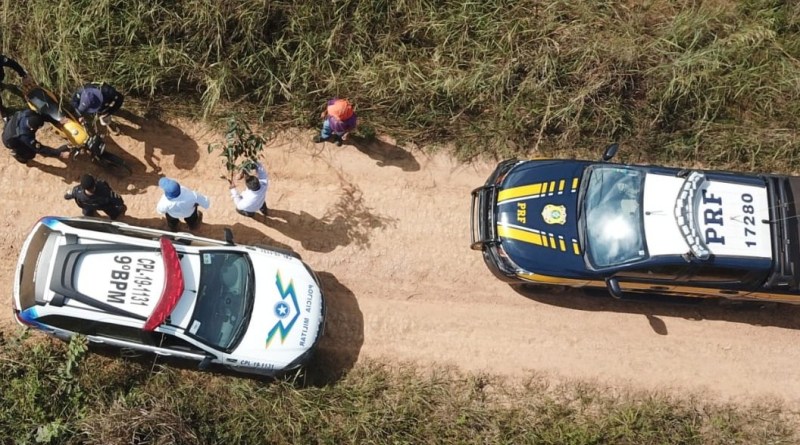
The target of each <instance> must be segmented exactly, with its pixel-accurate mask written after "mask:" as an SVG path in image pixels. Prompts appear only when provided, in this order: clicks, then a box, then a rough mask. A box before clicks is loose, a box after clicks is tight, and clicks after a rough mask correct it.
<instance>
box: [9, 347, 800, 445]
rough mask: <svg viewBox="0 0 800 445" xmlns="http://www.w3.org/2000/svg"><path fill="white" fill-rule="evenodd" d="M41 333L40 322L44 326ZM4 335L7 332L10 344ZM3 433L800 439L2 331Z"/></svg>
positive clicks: (648, 397) (403, 439)
mask: <svg viewBox="0 0 800 445" xmlns="http://www.w3.org/2000/svg"><path fill="white" fill-rule="evenodd" d="M37 337H39V336H37ZM3 343H4V344H3ZM0 344H1V345H2V349H0V351H2V352H0V394H2V397H0V431H2V438H0V442H1V443H11V442H16V443H53V444H55V443H66V444H71V443H75V444H77V443H81V444H83V443H96V444H111V443H153V444H155V443H162V444H206V443H208V444H211V443H220V444H222V443H224V444H229V443H230V444H233V443H243V444H245V443H246V444H258V443H304V444H310V443H330V444H339V443H375V444H378V443H407V444H412V443H413V444H423V443H428V444H434V443H435V444H450V443H458V444H470V443H472V444H485V443H505V444H559V445H561V444H605V443H609V444H612V443H613V444H636V445H646V444H681V445H685V444H689V445H691V444H704V445H705V444H761V443H769V444H776V445H779V444H794V443H797V441H798V438H799V437H798V436H797V435H796V431H795V430H794V429H792V427H791V426H790V425H791V424H790V422H789V415H788V414H787V413H782V412H781V410H780V407H777V406H764V405H762V406H751V407H747V408H746V409H745V408H736V407H732V406H723V405H713V404H709V403H700V402H699V401H697V400H692V401H680V400H676V399H672V398H668V397H666V396H661V395H655V394H622V395H619V394H617V395H612V394H609V393H607V392H603V391H601V390H598V389H595V388H593V387H589V386H585V385H581V384H574V383H573V384H569V385H565V386H554V387H548V383H547V381H546V380H545V379H543V378H537V377H532V378H531V379H530V380H529V381H528V382H527V384H525V385H520V386H515V387H512V386H509V385H508V384H504V383H502V381H501V380H499V379H495V378H492V377H489V376H464V375H460V374H458V373H455V372H453V371H447V370H437V371H434V372H433V373H430V374H423V373H421V372H419V371H417V370H415V369H413V368H409V367H398V368H389V367H387V366H382V365H378V364H366V365H359V366H357V367H356V368H355V369H353V370H351V371H350V373H349V374H348V375H347V376H346V377H344V378H343V379H342V380H341V381H339V382H336V383H334V384H330V382H315V381H314V380H315V375H314V374H315V370H314V368H313V367H312V369H311V370H309V371H308V375H307V376H306V377H305V380H304V379H303V378H300V377H296V378H294V379H286V380H279V381H276V382H259V381H255V380H249V379H244V378H237V377H228V376H214V375H211V374H206V373H200V372H196V371H185V370H179V369H176V368H174V367H163V368H162V367H161V366H159V365H153V364H152V361H150V362H148V361H138V362H132V361H126V360H114V359H110V358H107V357H104V356H101V355H98V354H86V353H85V351H86V344H85V341H80V340H78V341H75V340H73V342H72V343H70V344H69V345H66V344H63V343H61V342H57V341H55V340H54V341H44V342H43V341H41V340H40V339H36V341H32V339H26V338H25V336H14V337H12V338H10V339H8V340H7V341H5V342H3V341H2V337H0Z"/></svg>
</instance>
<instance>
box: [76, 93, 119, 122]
mask: <svg viewBox="0 0 800 445" xmlns="http://www.w3.org/2000/svg"><path fill="white" fill-rule="evenodd" d="M124 100H125V97H124V96H123V95H122V94H120V92H119V91H117V90H116V89H115V88H114V87H112V86H111V85H109V84H107V83H87V84H85V85H84V86H82V87H80V88H78V90H77V91H75V93H74V94H73V95H72V98H71V99H70V105H72V108H73V109H75V112H77V113H78V117H79V119H80V120H81V123H83V122H85V120H86V117H87V116H90V115H95V116H99V117H100V125H104V126H106V125H109V124H110V123H111V115H112V114H114V113H116V112H117V111H118V110H119V109H120V107H122V102H123V101H124Z"/></svg>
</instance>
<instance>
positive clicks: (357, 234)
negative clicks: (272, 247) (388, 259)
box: [259, 183, 395, 252]
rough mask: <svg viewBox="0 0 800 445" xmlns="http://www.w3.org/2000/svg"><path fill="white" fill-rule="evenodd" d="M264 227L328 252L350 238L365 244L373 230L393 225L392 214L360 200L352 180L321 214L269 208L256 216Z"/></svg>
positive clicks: (344, 243) (308, 247)
mask: <svg viewBox="0 0 800 445" xmlns="http://www.w3.org/2000/svg"><path fill="white" fill-rule="evenodd" d="M259 218H260V220H261V221H263V222H264V224H265V225H266V226H267V227H271V228H273V229H275V230H277V231H279V232H281V233H283V234H284V235H286V236H288V237H289V238H292V239H294V240H297V241H299V242H300V244H301V245H302V246H303V248H304V249H306V250H312V251H314V252H332V251H333V250H334V249H336V247H338V246H346V245H348V244H350V243H351V242H353V243H355V244H356V245H357V246H359V247H362V248H366V247H369V241H370V236H371V233H372V231H373V230H376V229H382V228H384V227H387V226H389V225H393V224H394V223H395V220H394V219H392V218H388V217H384V216H380V215H376V214H374V213H372V211H371V209H370V208H368V207H367V206H366V204H365V203H364V199H363V196H362V194H361V191H360V190H359V189H358V188H357V187H356V186H355V185H353V184H349V183H346V184H344V186H343V193H342V195H341V196H340V197H339V200H338V201H337V202H336V204H335V205H334V206H333V207H332V208H330V209H328V211H327V212H325V215H323V217H322V218H316V217H314V216H313V215H311V214H309V213H307V212H304V211H301V212H300V213H294V212H290V211H288V210H281V209H274V208H270V209H269V217H266V218H264V217H263V216H259Z"/></svg>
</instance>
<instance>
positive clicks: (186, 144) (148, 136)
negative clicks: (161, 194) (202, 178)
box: [115, 109, 200, 175]
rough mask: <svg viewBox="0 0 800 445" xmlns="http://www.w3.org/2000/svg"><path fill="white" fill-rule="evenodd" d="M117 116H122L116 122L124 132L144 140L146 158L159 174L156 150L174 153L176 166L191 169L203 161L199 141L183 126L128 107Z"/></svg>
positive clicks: (159, 159) (159, 167) (158, 160)
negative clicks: (137, 112) (143, 114)
mask: <svg viewBox="0 0 800 445" xmlns="http://www.w3.org/2000/svg"><path fill="white" fill-rule="evenodd" d="M116 115H117V116H118V117H119V119H116V120H115V123H116V124H117V127H118V128H119V131H120V133H122V134H124V135H126V136H128V137H131V138H133V139H136V140H137V141H140V142H143V143H144V161H145V163H147V165H148V166H150V168H152V169H153V171H154V172H155V174H156V175H158V174H159V173H160V172H161V166H160V165H159V162H160V161H161V158H160V157H158V156H157V155H156V150H158V151H159V152H160V153H163V154H170V155H174V163H175V167H177V168H179V169H181V170H191V169H192V168H193V167H194V166H195V165H196V164H197V161H199V160H200V152H199V147H198V146H197V142H195V141H194V139H192V138H191V137H189V136H188V135H187V134H186V133H185V132H184V131H183V130H181V129H180V128H178V127H176V126H174V125H170V124H168V123H166V122H164V121H162V120H160V119H157V118H151V117H147V116H139V115H137V114H134V113H132V112H130V111H128V110H124V109H123V110H120V111H119V112H117V113H116ZM125 121H127V123H126V122H125ZM115 153H116V152H115ZM126 161H127V159H126Z"/></svg>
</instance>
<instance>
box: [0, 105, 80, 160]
mask: <svg viewBox="0 0 800 445" xmlns="http://www.w3.org/2000/svg"><path fill="white" fill-rule="evenodd" d="M42 125H44V118H43V117H42V115H40V114H39V113H37V112H35V111H32V110H23V111H18V112H16V113H14V114H13V115H11V117H10V118H9V119H8V120H7V121H6V126H5V127H4V128H3V145H5V146H6V148H8V149H9V150H11V155H12V156H14V159H16V160H17V161H18V162H21V163H23V164H27V163H28V161H30V160H31V159H33V158H35V157H36V155H37V154H40V155H42V156H50V157H58V158H61V159H65V160H66V159H69V149H68V148H67V147H66V145H62V146H61V147H59V148H50V147H48V146H46V145H42V144H40V143H39V141H37V140H36V131H37V130H38V129H39V128H41V127H42Z"/></svg>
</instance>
